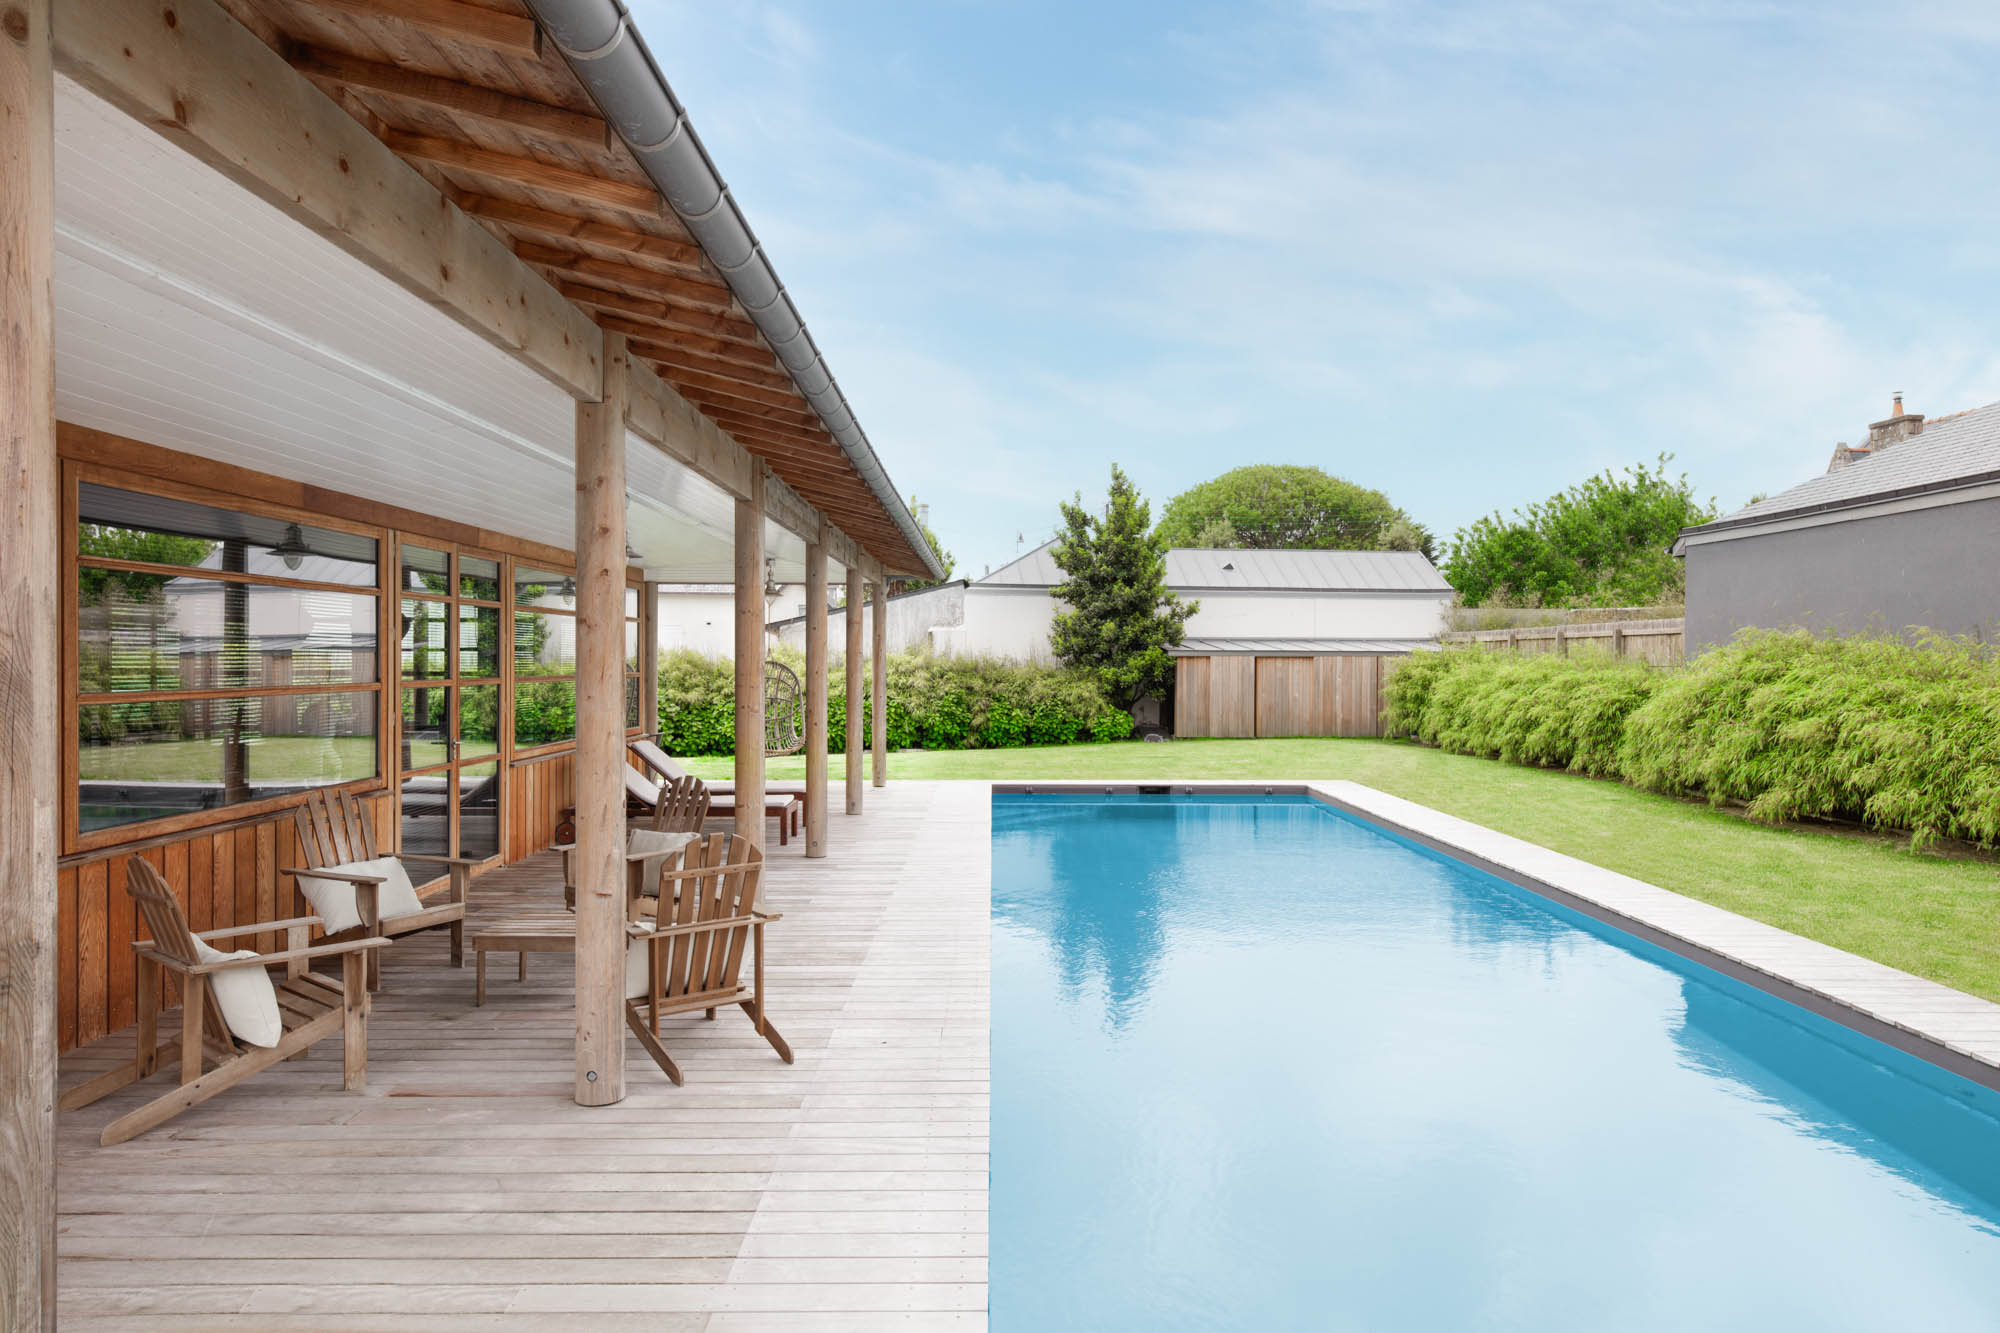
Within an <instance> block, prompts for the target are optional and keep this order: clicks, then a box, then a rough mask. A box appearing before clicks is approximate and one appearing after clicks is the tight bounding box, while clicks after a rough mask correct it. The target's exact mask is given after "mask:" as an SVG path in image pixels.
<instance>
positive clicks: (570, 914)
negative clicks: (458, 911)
mask: <svg viewBox="0 0 2000 1333" xmlns="http://www.w3.org/2000/svg"><path fill="white" fill-rule="evenodd" d="M685 836H686V839H687V841H686V842H683V843H682V844H681V845H680V846H679V847H670V848H668V849H667V850H666V851H663V852H628V853H627V854H626V856H625V919H626V920H627V921H634V920H637V919H638V918H639V917H640V916H642V915H643V914H644V913H643V911H642V910H641V905H640V899H641V898H642V897H643V894H642V893H641V886H642V884H643V882H644V874H645V867H646V862H647V861H650V860H654V859H658V858H665V857H674V858H678V857H679V856H680V854H681V852H682V851H684V850H685V849H686V847H687V843H689V842H693V841H694V840H695V839H696V838H697V837H699V836H700V835H699V834H694V833H690V834H687V835H685ZM557 850H559V851H561V852H562V854H563V879H564V881H565V883H564V884H563V910H562V911H557V910H555V908H554V907H553V906H551V907H549V908H546V909H544V910H542V911H539V912H528V913H523V914H522V915H520V916H513V917H508V918H507V919H506V920H504V921H495V922H493V923H492V924H491V925H486V926H481V927H480V928H479V929H478V930H476V931H474V932H473V935H472V966H473V983H472V1002H473V1003H474V1004H475V1005H481V1004H485V1003H486V955H487V953H488V952H489V951H490V952H493V953H518V954H519V955H521V961H520V965H519V972H518V977H517V979H518V980H521V981H526V980H527V979H528V955H529V954H531V953H567V954H573V953H575V952H576V886H575V885H574V884H573V883H569V882H567V881H568V880H569V878H570V873H569V871H570V855H571V853H573V852H574V851H575V850H576V844H575V843H558V844H557ZM655 910H657V909H655Z"/></svg>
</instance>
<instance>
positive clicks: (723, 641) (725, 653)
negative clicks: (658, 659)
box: [659, 586, 805, 658]
mask: <svg viewBox="0 0 2000 1333" xmlns="http://www.w3.org/2000/svg"><path fill="white" fill-rule="evenodd" d="M802 591H803V589H802V588H799V587H792V586H788V587H785V588H782V589H780V590H779V593H778V596H777V597H776V598H766V599H765V602H764V608H765V617H764V618H765V621H766V623H768V622H769V621H770V617H771V613H772V612H773V611H776V612H777V613H778V614H784V611H785V608H786V607H788V606H791V605H793V604H795V603H796V602H797V601H798V597H799V594H800V593H801V592H802ZM659 624H660V651H661V652H663V653H670V652H673V651H674V650H675V649H677V648H692V649H694V650H695V651H696V652H698V653H702V654H704V655H706V656H708V657H728V658H734V657H735V656H736V598H735V595H734V594H733V593H728V592H662V593H661V594H660V622H659ZM799 642H800V643H801V644H803V643H804V642H805V630H804V628H803V627H801V628H800V630H799Z"/></svg>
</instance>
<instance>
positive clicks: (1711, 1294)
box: [991, 796, 2000, 1333]
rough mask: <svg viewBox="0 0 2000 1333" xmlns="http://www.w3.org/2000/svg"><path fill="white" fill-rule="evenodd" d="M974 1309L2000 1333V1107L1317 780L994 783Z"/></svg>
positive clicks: (1386, 1324) (1579, 1326) (1090, 1315)
mask: <svg viewBox="0 0 2000 1333" xmlns="http://www.w3.org/2000/svg"><path fill="white" fill-rule="evenodd" d="M993 997H994V1006H993V1009H994V1012H993V1075H994V1078H993V1084H994V1105H993V1184H992V1191H993V1192H992V1215H991V1224H992V1274H991V1280H992V1285H991V1292H992V1296H991V1299H992V1324H993V1327H994V1329H995V1330H997V1331H998V1333H1021V1331H1023V1330H1035V1331H1036V1333H1046V1331H1048V1330H1069V1329H1076V1330H1128V1329H1129V1330H1148V1331H1149V1333H1150V1331H1158V1330H1171V1329H1202V1330H1215V1329H1256V1330H1274V1329H1313V1330H1349V1329H1352V1330H1368V1331H1369V1333H1385V1331H1389V1330H1410V1331H1413V1333H1415V1331H1423V1333H1429V1331H1431V1330H1437V1331H1439V1333H1459V1331H1460V1330H1475V1329H1479V1330H1483V1329H1532V1330H1537V1331H1538V1333H1560V1331H1563V1330H1586V1329H1587V1330H1620V1331H1621V1333H1637V1331H1638V1330H1668V1329H1671V1330H1734V1329H1744V1330H1748V1329H1755V1330H1759V1333H1772V1331H1774V1330H1779V1331H1782V1330H1814V1331H1815V1333H1820V1331H1824V1330H1845V1329H1855V1330H1861V1329H1866V1330H1904V1329H1908V1330H1919V1329H1921V1330H1926V1331H1927V1333H1941V1331H1943V1330H1961V1329H1962V1330H1981V1331H1982V1333H1991V1331H1992V1330H1996V1329H2000V1094H1995V1093H1993V1092H1991V1091H1989V1090H1987V1089H1985V1088H1982V1087H1979V1086H1978V1085H1976V1084H1973V1083H1970V1082H1968V1081H1966V1080H1964V1079H1960V1078H1958V1077H1956V1076H1954V1075H1950V1074H1947V1073H1945V1072H1944V1071H1942V1070H1939V1069H1937V1068H1936V1067H1934V1066H1931V1065H1929V1064H1926V1063H1924V1062H1922V1061H1920V1060H1917V1059H1915V1058H1913V1057H1910V1056H1907V1055H1904V1054H1902V1053H1901V1052H1898V1051H1895V1050H1893V1049H1891V1048H1889V1047H1887V1046H1884V1045H1882V1044H1880V1043H1877V1042H1874V1041H1872V1040H1869V1039H1867V1038H1864V1037H1861V1036H1859V1035H1857V1034H1855V1033H1853V1032H1851V1031H1850V1030H1848V1029H1846V1028H1843V1027H1841V1026H1839V1025H1837V1024H1834V1023H1831V1022H1829V1021H1827V1020H1824V1019H1821V1018H1818V1017H1816V1016H1814V1015H1812V1014H1809V1013H1807V1012H1805V1011H1803V1010H1800V1009H1798V1008H1795V1007H1793V1006H1790V1005H1787V1004H1785V1003H1783V1002H1781V1001H1779V1000H1776V999H1774V998H1772V997H1770V996H1768V995H1765V994H1764V993H1762V992H1760V991H1757V990H1755V989H1753V988H1751V987H1748V986H1744V985H1742V984H1739V983H1737V982H1734V981H1731V980H1729V979H1727V978H1725V977H1722V976H1720V975H1718V974H1716V973H1713V972H1710V971H1708V970H1707V969H1704V968H1701V967H1699V966H1697V965H1694V964H1691V963H1688V962H1685V961H1683V960H1681V959H1678V958H1676V957H1674V956H1672V955H1670V954H1668V953H1666V952H1664V951H1662V950H1659V949H1656V948H1654V947H1652V946H1650V945H1647V944H1645V943H1643V942H1641V941H1638V940H1635V939H1633V938H1631V937H1629V936H1626V935H1623V934H1621V933H1619V932H1616V931H1613V930H1610V929H1608V928H1606V927H1604V926H1601V925H1599V924H1597V923H1595V922H1591V921H1589V920H1588V919H1586V918H1584V917H1582V916H1580V915H1577V914H1574V913H1571V912H1568V911H1566V910H1564V909H1561V908H1559V907H1557V906H1555V905H1554V904H1552V903H1550V902H1548V901H1546V900H1544V899H1542V898H1540V897H1537V896H1535V895H1533V894H1530V893H1528V892H1526V891H1524V890H1521V889H1518V888H1515V887H1513V886H1511V885H1509V884H1506V883H1505V882H1503V881H1501V880H1499V879H1497V878H1495V877H1493V876H1490V875H1487V874H1485V873H1483V872H1480V871H1477V870H1474V869H1472V868H1471V867H1469V866H1466V865H1463V864H1460V863H1458V862H1456V861H1452V860H1450V859H1448V858H1445V857H1442V856H1439V855H1436V854H1434V853H1431V852H1429V851H1426V850H1424V849H1421V848H1419V847H1417V846H1415V845H1413V844H1411V843H1408V842H1406V841H1404V840H1402V839H1399V838H1395V837H1393V836H1391V835H1388V834H1386V833H1383V832H1381V831H1378V830H1375V829H1373V828H1371V827H1370V826H1368V825H1366V824H1364V823H1362V822H1360V821H1357V820H1353V819H1350V818H1348V817H1346V816H1344V815H1341V814H1339V813H1337V812H1335V811H1332V810H1330V809H1328V808H1327V807H1324V806H1321V805H1318V804H1316V803H1309V802H1307V801H1306V800H1304V799H1303V798H1296V799H1288V798H1282V797H1278V798H1261V799H1236V798H1217V797H1190V798H1160V797H1122V798H1121V797H1110V796H1106V797H1095V798H1077V797H1064V796H999V797H996V798H995V801H994V811H993Z"/></svg>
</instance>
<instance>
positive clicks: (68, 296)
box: [55, 78, 734, 580]
mask: <svg viewBox="0 0 2000 1333" xmlns="http://www.w3.org/2000/svg"><path fill="white" fill-rule="evenodd" d="M55 165H56V171H55V178H56V179H55V184H56V266H55V296H56V411H57V415H58V416H59V417H60V418H61V419H62V420H64V421H70V422H74V423H76V424H78V425H82V426H89V427H94V428H96V429H99V430H105V431H110V432H113V433H116V434H120V435H128V436H131V437H132V438H134V439H139V440H144V441H146V442H147V443H150V444H157V445H160V446H162V447H165V448H169V449H176V450H180V451H182V452H185V453H191V454H196V455H199V456H201V457H204V458H212V459H215V460H217V461H220V462H224V463H231V464H234V465H237V466H240V467H246V468H253V469H255V470H257V471H260V472H269V473H273V474H276V475H279V476H284V477H289V478H294V479H297V480H300V481H305V482H308V483H311V484H313V485H317V486H324V487H326V488H328V489H330V490H337V491H342V492H346V493H348V494H353V495H360V496H363V497H366V498H368V499H372V500H378V501H382V502H385V503H389V504H396V505H400V506H403V507H404V508H408V509H413V510H417V511H418V512H421V513H426V514H435V515H438V516H440V517H443V518H448V519H453V520H456V521H458V522H462V523H470V524H476V525H478V526H480V527H484V528H489V529H492V530H494V531H497V532H504V533H508V534H510V535H513V536H518V537H525V538H529V539H531V540H534V541H540V542H545V543H547V544H549V545H552V546H558V547H563V548H565V549H567V548H569V547H570V546H572V545H573V544H574V486H573V478H572V474H571V462H572V459H573V458H574V449H575V446H574V430H575V425H574V422H575V410H574V405H573V403H572V402H571V400H570V398H569V397H568V395H566V394H564V393H563V392H562V391H561V390H559V389H557V388H555V387H554V386H553V385H551V384H549V383H548V382H547V381H545V380H543V379H542V378H541V377H540V376H539V375H537V374H535V373H534V372H533V371H532V370H530V369H528V368H527V367H525V366H523V365H521V364H520V363H519V362H517V361H515V360H514V359H513V358H512V357H510V356H508V355H507V354H506V353H505V352H503V351H501V350H500V349H498V348H496V347H493V346H491V345H489V344H488V343H486V342H485V341H484V340H482V339H481V338H480V337H478V335H476V334H474V333H472V332H471V331H470V330H467V329H464V328H462V327H460V326H459V325H458V324H456V323H454V322H453V321H452V320H451V319H450V318H449V317H448V316H447V315H445V314H444V313H443V312H442V311H439V310H437V309H434V308H433V307H432V306H430V305H429V304H428V303H426V302H424V301H423V300H421V299H420V298H418V297H415V296H413V295H411V294H410V293H408V292H406V291H404V290H403V289H402V288H400V287H398V286H396V285H395V284H394V283H393V282H391V281H390V280H389V279H387V278H385V277H383V276H382V275H380V274H378V273H376V272H375V271H374V270H373V269H371V268H369V267H368V266H367V265H365V264H363V263H362V262H361V261H360V260H358V259H356V258H354V257H353V256H351V255H349V254H347V253H346V252H344V251H342V250H341V249H339V248H338V247H337V246H335V245H334V244H332V243H331V242H330V241H327V240H326V239H324V238H322V237H320V236H318V235H316V234H315V233H314V232H312V231H311V230H310V229H309V228H307V227H304V226H301V225H300V224H298V223H296V222H294V221H293V220H291V219H290V218H287V217H285V216H284V215H283V214H282V213H280V212H278V211H277V210H276V209H275V208H273V207H271V206H270V205H268V204H266V203H264V202H263V201H262V200H260V199H258V198H256V197H255V196H253V195H251V194H250V193H249V192H247V191H245V190H243V189H240V188H239V187H237V186H236V185H234V184H233V183H231V182H230V181H228V180H226V179H225V178H223V177H222V176H221V175H220V174H218V173H217V172H215V171H213V170H211V169H210V168H209V167H207V166H206V165H204V164H203V163H201V162H199V161H197V160H196V159H195V158H194V157H192V156H191V155H189V154H187V153H185V152H183V151H181V150H180V149H178V148H176V147H175V146H173V145H172V144H170V143H168V142H167V141H166V140H165V139H163V138H162V137H160V136H159V135H156V134H154V133H153V132H152V131H150V130H148V129H146V128H145V127H144V126H142V125H140V124H138V123H137V122H136V121H134V120H132V119H131V118H130V117H127V116H125V115H124V114H122V113H121V112H119V111H117V110H116V109H115V108H113V107H111V106H110V105H108V104H107V103H105V102H103V101H101V100H100V99H98V98H97V97H95V96H94V95H92V94H91V93H89V92H87V91H85V90H84V89H82V88H81V87H80V86H78V85H77V84H75V83H74V82H72V81H71V80H69V79H66V78H58V80H57V88H56V164H55ZM627 445H628V447H627V455H628V468H629V472H630V475H629V481H628V487H627V491H628V494H629V495H630V497H631V502H630V504H629V505H628V510H629V514H630V528H631V531H630V541H631V544H632V546H633V548H634V549H635V550H636V551H638V552H639V554H640V559H641V563H643V564H645V565H646V566H647V567H648V568H649V569H654V570H657V571H658V572H659V574H660V576H661V577H666V578H675V579H689V580H701V579H711V578H727V577H728V574H729V570H730V562H731V557H730V537H729V533H730V526H731V524H732V522H733V520H734V510H733V502H732V501H731V500H730V498H729V496H728V495H727V494H726V493H724V492H723V491H722V490H721V489H720V488H718V487H716V486H714V485H713V484H712V483H710V482H708V481H707V480H706V479H704V478H702V477H700V476H698V475H697V474H695V473H693V472H692V471H690V470H689V469H687V468H686V467H683V466H682V465H681V464H679V463H677V462H675V461H674V460H672V459H670V458H668V457H666V456H665V455H664V454H662V453H660V452H659V451H658V450H657V449H655V448H653V447H652V446H651V445H649V444H646V443H645V442H643V441H641V440H639V439H638V438H637V437H631V436H628V440H627Z"/></svg>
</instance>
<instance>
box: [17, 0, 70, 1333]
mask: <svg viewBox="0 0 2000 1333" xmlns="http://www.w3.org/2000/svg"><path fill="white" fill-rule="evenodd" d="M49 9H50V4H49V0H0V459H4V466H5V468H6V471H5V472H4V474H0V480H4V496H5V500H4V503H0V552H4V553H5V554H4V555H0V746H4V754H5V758H4V761H0V1219H4V1220H3V1221H0V1328H5V1329H20V1330H23V1333H31V1331H32V1330H35V1329H53V1328H54V1327H55V1326H56V1176H55V1151H54V1138H55V1107H56V948H57V940H56V800H57V797H58V795H59V793H60V789H61V776H60V774H59V772H58V770H57V766H56V753H57V749H58V740H57V734H56V718H57V717H58V715H59V714H60V712H61V710H60V708H59V707H58V678H59V675H60V672H59V669H58V665H57V657H56V637H57V632H58V627H57V624H56V563H57V561H56V548H57V543H58V541H59V540H60V536H59V534H58V532H57V526H58V524H57V519H56V515H57V512H58V505H57V492H56V476H57V472H56V419H55V417H56V410H55V409H56V403H55V352H54V333H55V310H54V296H53V289H52V286H51V283H52V277H51V269H52V267H53V265H54V262H55V204H54V193H53V182H54V159H55V139H54V126H55V83H54V75H53V73H52V66H51V64H50V59H51V56H50V46H49ZM71 540H74V534H71Z"/></svg>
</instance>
